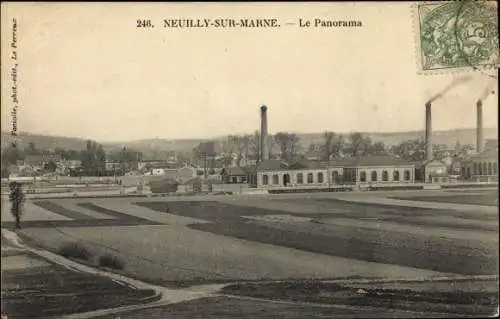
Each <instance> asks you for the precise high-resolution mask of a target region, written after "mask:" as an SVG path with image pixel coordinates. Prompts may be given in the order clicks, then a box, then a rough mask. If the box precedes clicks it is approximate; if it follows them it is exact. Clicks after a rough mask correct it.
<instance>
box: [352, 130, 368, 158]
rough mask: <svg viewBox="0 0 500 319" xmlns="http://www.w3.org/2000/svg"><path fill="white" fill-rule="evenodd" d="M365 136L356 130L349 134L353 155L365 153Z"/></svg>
mask: <svg viewBox="0 0 500 319" xmlns="http://www.w3.org/2000/svg"><path fill="white" fill-rule="evenodd" d="M365 143H366V140H365V137H364V136H363V134H361V133H358V132H354V133H351V134H350V135H349V146H348V149H349V154H350V155H351V156H353V157H354V156H358V155H361V154H363V153H364V151H365Z"/></svg>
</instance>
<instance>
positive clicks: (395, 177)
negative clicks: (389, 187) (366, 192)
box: [359, 170, 411, 182]
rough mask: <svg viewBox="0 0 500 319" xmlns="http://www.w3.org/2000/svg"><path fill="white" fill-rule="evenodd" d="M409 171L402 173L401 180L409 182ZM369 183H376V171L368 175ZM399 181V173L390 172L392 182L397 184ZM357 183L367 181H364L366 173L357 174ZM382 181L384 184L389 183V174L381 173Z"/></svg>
mask: <svg viewBox="0 0 500 319" xmlns="http://www.w3.org/2000/svg"><path fill="white" fill-rule="evenodd" d="M410 174H411V173H410V171H408V170H405V171H404V173H403V179H404V180H405V181H409V180H410V176H411V175H410ZM370 177H371V178H370V181H371V182H376V181H378V174H377V172H376V171H372V172H371V174H370ZM400 179H401V176H400V175H399V171H394V172H392V180H393V181H396V182H399V181H400ZM359 181H360V182H366V181H367V179H366V172H365V171H361V172H360V174H359ZM382 181H384V182H387V181H389V173H388V172H387V171H382Z"/></svg>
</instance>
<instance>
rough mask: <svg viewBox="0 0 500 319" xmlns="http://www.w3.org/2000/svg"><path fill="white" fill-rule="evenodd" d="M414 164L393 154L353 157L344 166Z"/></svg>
mask: <svg viewBox="0 0 500 319" xmlns="http://www.w3.org/2000/svg"><path fill="white" fill-rule="evenodd" d="M410 165H414V164H412V163H410V162H408V161H406V160H404V159H401V158H397V157H395V156H391V155H366V156H357V157H353V158H351V159H350V160H347V161H346V162H345V163H344V164H342V166H348V167H358V166H410Z"/></svg>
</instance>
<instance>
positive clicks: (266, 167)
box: [257, 159, 290, 171]
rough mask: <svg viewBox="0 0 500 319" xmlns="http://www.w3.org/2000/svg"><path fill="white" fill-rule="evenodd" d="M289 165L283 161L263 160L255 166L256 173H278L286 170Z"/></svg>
mask: <svg viewBox="0 0 500 319" xmlns="http://www.w3.org/2000/svg"><path fill="white" fill-rule="evenodd" d="M289 166H290V165H289V164H288V163H287V162H285V161H283V160H275V159H272V160H265V161H262V162H260V163H259V164H257V170H258V171H279V170H282V169H287V168H288V167H289Z"/></svg>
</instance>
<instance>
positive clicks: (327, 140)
mask: <svg viewBox="0 0 500 319" xmlns="http://www.w3.org/2000/svg"><path fill="white" fill-rule="evenodd" d="M323 139H324V140H323V142H324V144H323V145H322V151H323V152H322V153H323V157H324V159H325V160H328V159H330V158H331V157H332V156H334V157H339V156H340V154H341V153H342V150H343V149H344V143H345V142H344V137H343V136H342V135H340V134H336V133H334V132H330V131H325V133H324V135H323Z"/></svg>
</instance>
